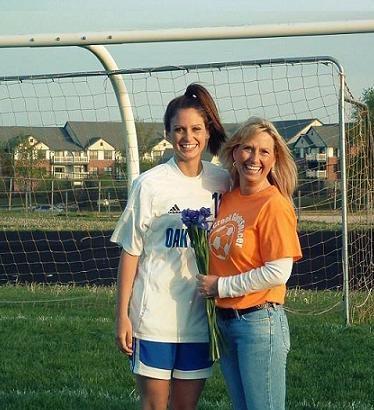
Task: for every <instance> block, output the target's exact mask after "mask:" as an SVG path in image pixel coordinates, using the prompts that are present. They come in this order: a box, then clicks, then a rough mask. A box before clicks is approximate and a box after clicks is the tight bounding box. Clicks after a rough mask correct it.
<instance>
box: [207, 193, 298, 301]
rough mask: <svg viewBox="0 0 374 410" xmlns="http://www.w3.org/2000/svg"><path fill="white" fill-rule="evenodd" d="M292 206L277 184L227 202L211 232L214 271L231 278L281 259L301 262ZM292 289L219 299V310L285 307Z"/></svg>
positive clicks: (233, 196)
mask: <svg viewBox="0 0 374 410" xmlns="http://www.w3.org/2000/svg"><path fill="white" fill-rule="evenodd" d="M296 224H297V221H296V216H295V212H294V209H293V207H292V205H291V203H290V202H289V201H288V200H287V199H286V198H285V197H284V196H282V195H281V193H280V192H279V191H278V189H277V188H276V187H275V186H270V187H268V188H266V189H264V190H263V191H260V192H257V193H255V194H252V195H241V193H240V190H239V188H236V189H234V190H233V191H232V192H227V193H226V194H224V196H223V198H222V202H221V205H220V209H219V212H218V216H217V219H216V221H215V223H214V224H213V226H212V229H211V231H210V234H209V249H210V266H209V273H210V274H212V275H218V276H231V275H238V274H240V273H243V272H247V271H249V270H251V269H253V268H258V267H260V266H263V265H264V264H265V262H270V261H273V260H276V259H280V258H293V260H298V259H300V258H301V256H302V254H301V249H300V242H299V238H298V236H297V232H296ZM285 294H286V286H285V285H280V286H275V287H273V288H269V289H265V290H261V291H257V292H254V293H249V294H247V295H244V296H240V297H235V298H218V299H217V306H219V307H223V308H234V309H244V308H247V307H250V306H255V305H258V304H261V303H265V302H276V303H284V298H285Z"/></svg>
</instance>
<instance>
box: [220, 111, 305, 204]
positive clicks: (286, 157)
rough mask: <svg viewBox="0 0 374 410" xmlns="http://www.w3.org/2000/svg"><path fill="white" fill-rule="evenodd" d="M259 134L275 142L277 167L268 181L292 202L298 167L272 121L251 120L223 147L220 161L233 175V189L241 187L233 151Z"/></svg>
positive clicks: (254, 118)
mask: <svg viewBox="0 0 374 410" xmlns="http://www.w3.org/2000/svg"><path fill="white" fill-rule="evenodd" d="M259 132H267V133H268V134H269V135H270V136H271V137H272V138H273V141H274V155H275V165H274V168H273V170H272V171H271V172H269V174H268V176H267V178H268V181H269V182H270V184H271V185H275V186H276V187H277V188H278V190H279V191H280V193H281V194H282V195H283V196H284V197H286V198H287V199H289V200H290V201H291V202H292V194H293V192H294V190H295V188H296V186H297V167H296V164H295V161H294V159H293V157H292V154H291V151H290V150H289V148H288V146H287V144H286V142H285V141H284V139H283V138H282V137H281V135H280V134H279V132H278V131H277V129H276V128H275V126H274V125H273V123H271V122H270V121H267V120H265V119H263V118H259V117H251V118H249V119H248V120H247V121H246V122H245V123H244V124H242V126H241V127H240V128H239V129H238V130H236V131H235V132H234V134H233V136H232V137H231V138H230V139H229V140H228V141H227V142H226V143H225V144H224V145H223V147H222V150H221V153H220V156H219V157H220V161H221V163H222V164H223V166H224V167H225V168H227V169H228V170H229V172H230V174H231V178H232V181H233V188H236V187H237V186H239V175H238V172H237V170H236V169H235V167H234V165H233V164H234V158H233V151H234V149H235V148H236V147H237V146H238V145H240V144H243V143H245V142H246V141H248V139H249V138H251V137H252V136H254V135H255V134H257V133H259Z"/></svg>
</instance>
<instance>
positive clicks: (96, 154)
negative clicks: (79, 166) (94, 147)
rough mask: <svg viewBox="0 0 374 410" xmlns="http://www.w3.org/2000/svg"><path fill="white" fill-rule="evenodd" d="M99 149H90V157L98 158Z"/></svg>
mask: <svg viewBox="0 0 374 410" xmlns="http://www.w3.org/2000/svg"><path fill="white" fill-rule="evenodd" d="M98 154H99V151H90V159H98V158H99V155H98Z"/></svg>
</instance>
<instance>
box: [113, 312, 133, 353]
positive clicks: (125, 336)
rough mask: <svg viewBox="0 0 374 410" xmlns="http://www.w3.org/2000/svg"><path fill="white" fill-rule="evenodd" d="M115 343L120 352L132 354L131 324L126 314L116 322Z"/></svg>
mask: <svg viewBox="0 0 374 410" xmlns="http://www.w3.org/2000/svg"><path fill="white" fill-rule="evenodd" d="M116 343H117V346H118V348H119V350H121V352H122V353H125V354H127V355H128V356H131V355H132V353H133V350H132V325H131V322H130V319H129V317H128V316H126V317H122V318H121V319H119V320H118V322H117V329H116Z"/></svg>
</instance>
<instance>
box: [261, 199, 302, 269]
mask: <svg viewBox="0 0 374 410" xmlns="http://www.w3.org/2000/svg"><path fill="white" fill-rule="evenodd" d="M296 227H297V220H296V215H295V212H294V209H293V208H292V205H291V204H290V203H289V202H288V201H287V200H286V199H285V198H283V197H282V196H276V197H273V198H271V199H270V200H269V201H268V203H267V204H266V205H265V206H264V207H263V209H262V210H261V213H260V215H259V218H258V232H259V241H260V244H259V245H260V253H261V258H262V260H263V261H264V262H270V261H272V260H275V259H280V258H293V260H294V261H296V260H298V259H300V258H301V256H302V253H301V247H300V242H299V238H298V235H297V231H296Z"/></svg>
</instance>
